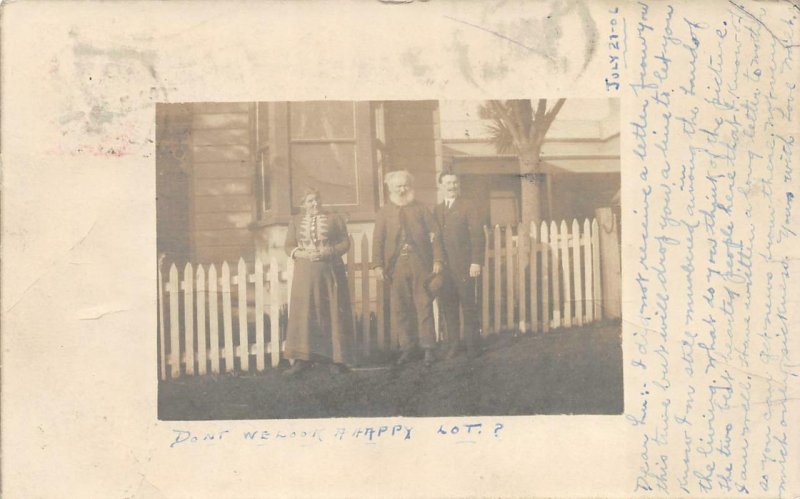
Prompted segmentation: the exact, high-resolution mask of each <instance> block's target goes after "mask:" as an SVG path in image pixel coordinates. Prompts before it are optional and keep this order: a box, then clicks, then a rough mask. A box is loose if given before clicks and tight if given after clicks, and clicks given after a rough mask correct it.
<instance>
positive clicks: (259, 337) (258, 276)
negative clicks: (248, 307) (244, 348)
mask: <svg viewBox="0 0 800 499" xmlns="http://www.w3.org/2000/svg"><path fill="white" fill-rule="evenodd" d="M253 283H254V285H255V298H256V310H255V317H256V318H255V320H256V371H258V372H261V371H263V370H264V367H265V365H264V364H265V362H264V355H265V352H264V265H263V264H262V263H261V259H260V258H258V257H256V262H255V269H253Z"/></svg>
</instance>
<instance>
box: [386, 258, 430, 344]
mask: <svg viewBox="0 0 800 499" xmlns="http://www.w3.org/2000/svg"><path fill="white" fill-rule="evenodd" d="M428 275H430V270H429V269H428V268H427V267H426V265H425V264H424V263H423V262H422V260H421V258H420V257H419V256H418V255H415V254H414V253H413V252H412V253H409V254H405V255H400V256H398V258H397V261H396V262H395V264H394V268H393V270H392V275H391V282H390V296H391V311H390V316H391V325H392V331H397V335H398V339H399V340H400V348H401V349H402V350H405V351H407V350H410V349H413V348H414V346H415V345H416V344H417V341H416V340H417V338H419V346H420V347H422V348H424V349H427V348H433V347H434V346H435V344H436V333H435V331H434V326H433V302H432V300H431V298H430V296H428V292H427V290H426V289H425V279H426V278H427V277H428Z"/></svg>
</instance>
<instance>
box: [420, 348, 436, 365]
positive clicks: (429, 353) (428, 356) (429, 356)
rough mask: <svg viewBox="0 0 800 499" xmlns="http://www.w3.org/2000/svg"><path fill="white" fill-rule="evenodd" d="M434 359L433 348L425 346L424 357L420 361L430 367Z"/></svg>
mask: <svg viewBox="0 0 800 499" xmlns="http://www.w3.org/2000/svg"><path fill="white" fill-rule="evenodd" d="M435 360H436V357H434V355H433V349H432V348H426V349H425V358H424V359H423V360H422V362H423V363H424V364H425V367H431V366H432V365H433V363H434V361H435Z"/></svg>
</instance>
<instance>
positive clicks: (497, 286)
mask: <svg viewBox="0 0 800 499" xmlns="http://www.w3.org/2000/svg"><path fill="white" fill-rule="evenodd" d="M493 242H494V332H495V333H499V332H500V329H501V328H502V323H501V320H502V315H501V314H502V310H503V300H502V295H503V289H502V284H503V274H502V272H503V267H502V265H503V257H502V253H501V248H500V226H499V225H495V226H494V240H493Z"/></svg>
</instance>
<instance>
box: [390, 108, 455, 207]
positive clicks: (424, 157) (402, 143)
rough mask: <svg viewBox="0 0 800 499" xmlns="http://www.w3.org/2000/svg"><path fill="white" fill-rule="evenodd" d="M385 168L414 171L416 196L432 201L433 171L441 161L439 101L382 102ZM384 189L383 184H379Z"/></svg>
mask: <svg viewBox="0 0 800 499" xmlns="http://www.w3.org/2000/svg"><path fill="white" fill-rule="evenodd" d="M385 109H386V115H385V125H386V146H387V149H386V152H387V158H386V165H387V166H388V168H386V171H392V170H408V171H409V172H411V174H412V175H414V178H415V186H414V187H415V190H416V197H417V199H418V200H419V201H420V202H422V203H424V204H426V205H428V206H433V205H434V204H435V203H436V191H437V186H436V175H437V169H438V168H439V167H438V165H441V148H440V146H437V142H438V141H439V112H438V110H439V103H438V102H437V101H390V102H386V103H385ZM382 188H383V189H384V192H385V189H386V187H385V186H382Z"/></svg>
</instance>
